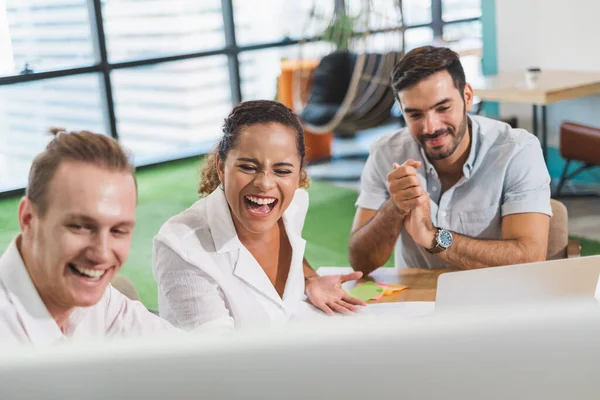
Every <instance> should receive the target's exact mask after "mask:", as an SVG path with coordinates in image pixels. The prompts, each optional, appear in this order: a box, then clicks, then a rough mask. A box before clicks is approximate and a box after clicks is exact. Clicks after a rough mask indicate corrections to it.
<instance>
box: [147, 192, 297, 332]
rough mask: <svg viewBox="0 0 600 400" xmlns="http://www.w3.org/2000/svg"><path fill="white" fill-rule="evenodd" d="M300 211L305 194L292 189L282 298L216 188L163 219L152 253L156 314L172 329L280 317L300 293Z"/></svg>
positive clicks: (242, 324) (265, 323)
mask: <svg viewBox="0 0 600 400" xmlns="http://www.w3.org/2000/svg"><path fill="white" fill-rule="evenodd" d="M307 210H308V193H307V192H306V191H305V190H302V189H298V190H297V191H296V193H295V195H294V198H293V199H292V202H291V203H290V205H289V207H288V209H287V210H286V211H285V212H284V214H283V224H284V226H285V230H286V233H287V236H288V239H289V241H290V245H291V247H292V261H291V264H290V271H289V274H288V278H287V282H286V285H285V290H284V293H283V298H281V297H280V296H279V294H278V293H277V291H276V290H275V287H274V286H273V284H272V283H271V281H270V280H269V278H268V277H267V275H266V274H265V272H264V270H263V269H262V267H261V266H260V265H259V263H258V262H257V261H256V259H255V258H254V257H253V256H252V254H251V253H250V252H249V251H248V249H246V247H244V245H243V244H242V243H241V242H240V240H239V238H238V236H237V233H236V231H235V227H234V225H233V220H232V217H231V212H230V210H229V205H228V203H227V200H226V198H225V194H224V192H223V190H222V189H220V188H219V189H216V190H215V191H214V192H213V193H211V194H210V195H209V196H207V197H206V198H204V199H201V200H198V201H197V202H196V203H194V204H193V205H192V206H191V207H190V208H188V209H187V210H185V211H184V212H182V213H181V214H179V215H177V216H175V217H172V218H171V219H169V220H168V221H167V222H166V223H165V224H164V225H163V226H162V228H161V229H160V232H159V233H158V235H157V236H156V237H155V238H154V248H153V254H152V269H153V273H154V278H155V279H156V282H157V283H158V306H159V312H160V316H161V317H163V318H165V319H166V320H168V321H169V322H171V323H172V324H173V325H175V326H177V327H181V328H185V329H192V328H196V327H198V326H202V329H210V330H211V331H217V330H219V331H220V330H223V331H229V330H234V329H240V328H248V327H271V326H278V325H282V324H284V323H286V322H287V321H288V320H289V319H290V317H291V314H292V312H293V310H294V309H296V307H298V306H299V303H300V302H302V301H303V299H304V271H303V259H304V248H305V246H306V241H305V240H304V239H302V236H301V233H302V227H303V226H304V218H305V217H306V212H307Z"/></svg>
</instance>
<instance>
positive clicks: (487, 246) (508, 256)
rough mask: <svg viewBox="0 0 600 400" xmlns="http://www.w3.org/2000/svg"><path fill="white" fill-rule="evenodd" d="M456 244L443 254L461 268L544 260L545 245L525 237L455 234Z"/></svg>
mask: <svg viewBox="0 0 600 400" xmlns="http://www.w3.org/2000/svg"><path fill="white" fill-rule="evenodd" d="M453 239H454V240H453V243H452V246H451V247H450V248H449V249H448V250H446V251H443V252H441V253H439V257H440V258H442V259H443V260H444V261H446V262H448V263H449V264H452V265H454V266H455V267H457V268H460V269H476V268H486V267H495V266H501V265H513V264H522V263H528V262H535V261H543V260H544V259H545V258H546V254H545V249H544V246H543V245H540V244H538V243H536V242H535V241H532V240H530V241H527V240H521V239H505V240H478V239H472V238H469V237H467V236H463V235H459V234H456V233H453Z"/></svg>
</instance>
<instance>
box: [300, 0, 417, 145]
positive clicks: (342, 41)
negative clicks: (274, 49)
mask: <svg viewBox="0 0 600 400" xmlns="http://www.w3.org/2000/svg"><path fill="white" fill-rule="evenodd" d="M321 1H322V0H321ZM401 10H402V0H387V1H382V0H379V1H378V0H361V1H360V2H359V1H354V2H352V1H349V0H346V1H339V0H338V4H337V7H336V10H335V13H334V14H333V17H331V20H330V21H329V23H328V25H327V29H326V30H325V34H324V35H323V40H324V41H326V42H328V43H330V44H331V45H333V46H334V51H332V52H330V53H329V54H327V55H325V56H324V57H322V58H321V60H320V62H319V65H318V66H317V67H316V69H315V70H314V71H313V73H312V79H311V80H310V84H311V87H310V91H309V95H308V96H306V97H307V100H306V101H304V102H303V101H302V93H303V92H304V91H305V88H303V87H302V83H303V82H307V80H306V77H305V76H301V74H300V73H299V74H298V76H295V77H294V79H295V80H296V82H297V83H296V84H295V85H294V87H295V88H296V90H295V91H294V93H293V95H294V109H295V110H296V112H298V114H299V115H300V118H301V119H302V122H303V124H304V126H305V128H307V129H308V130H310V131H311V132H313V133H326V132H332V131H341V132H352V133H353V132H357V131H360V130H364V129H369V128H373V127H376V126H378V125H381V124H382V123H385V122H386V121H388V120H389V119H390V118H391V114H390V112H391V109H392V106H393V105H394V101H395V99H394V94H393V91H392V89H391V85H390V83H391V82H390V80H391V72H392V69H393V67H394V65H395V64H396V62H397V61H398V60H399V59H400V58H401V57H402V55H403V48H404V31H405V27H404V24H403V21H402V11H401ZM311 17H312V18H313V19H316V18H317V16H316V14H314V13H311ZM374 32H376V33H374ZM308 46H309V44H308V43H301V45H300V58H301V59H303V58H306V57H307V53H308V51H306V48H307V47H308Z"/></svg>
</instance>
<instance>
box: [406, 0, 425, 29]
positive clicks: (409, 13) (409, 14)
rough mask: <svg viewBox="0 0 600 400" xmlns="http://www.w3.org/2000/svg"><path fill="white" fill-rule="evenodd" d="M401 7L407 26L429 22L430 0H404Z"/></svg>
mask: <svg viewBox="0 0 600 400" xmlns="http://www.w3.org/2000/svg"><path fill="white" fill-rule="evenodd" d="M402 8H403V10H404V24H405V25H407V26H410V25H420V24H429V23H430V22H431V0H404V1H403V4H402Z"/></svg>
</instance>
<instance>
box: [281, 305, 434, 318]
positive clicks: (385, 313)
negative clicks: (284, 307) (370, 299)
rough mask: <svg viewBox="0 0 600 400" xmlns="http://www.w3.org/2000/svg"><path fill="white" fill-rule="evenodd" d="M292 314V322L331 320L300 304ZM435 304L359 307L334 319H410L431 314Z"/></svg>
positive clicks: (314, 308)
mask: <svg viewBox="0 0 600 400" xmlns="http://www.w3.org/2000/svg"><path fill="white" fill-rule="evenodd" d="M302 303H303V304H301V305H300V307H298V308H297V309H296V310H295V311H294V312H293V314H292V320H294V321H302V320H314V319H319V318H323V319H327V318H331V317H329V316H328V315H326V314H325V313H324V312H323V311H321V310H319V309H317V308H316V307H314V306H312V305H311V304H308V303H306V302H302ZM434 307H435V302H433V301H405V302H394V303H374V304H367V305H366V306H365V307H359V309H360V311H358V312H356V313H352V314H339V313H336V314H335V316H334V318H360V317H361V316H377V317H393V318H412V317H420V316H424V315H430V314H433V309H434Z"/></svg>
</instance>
